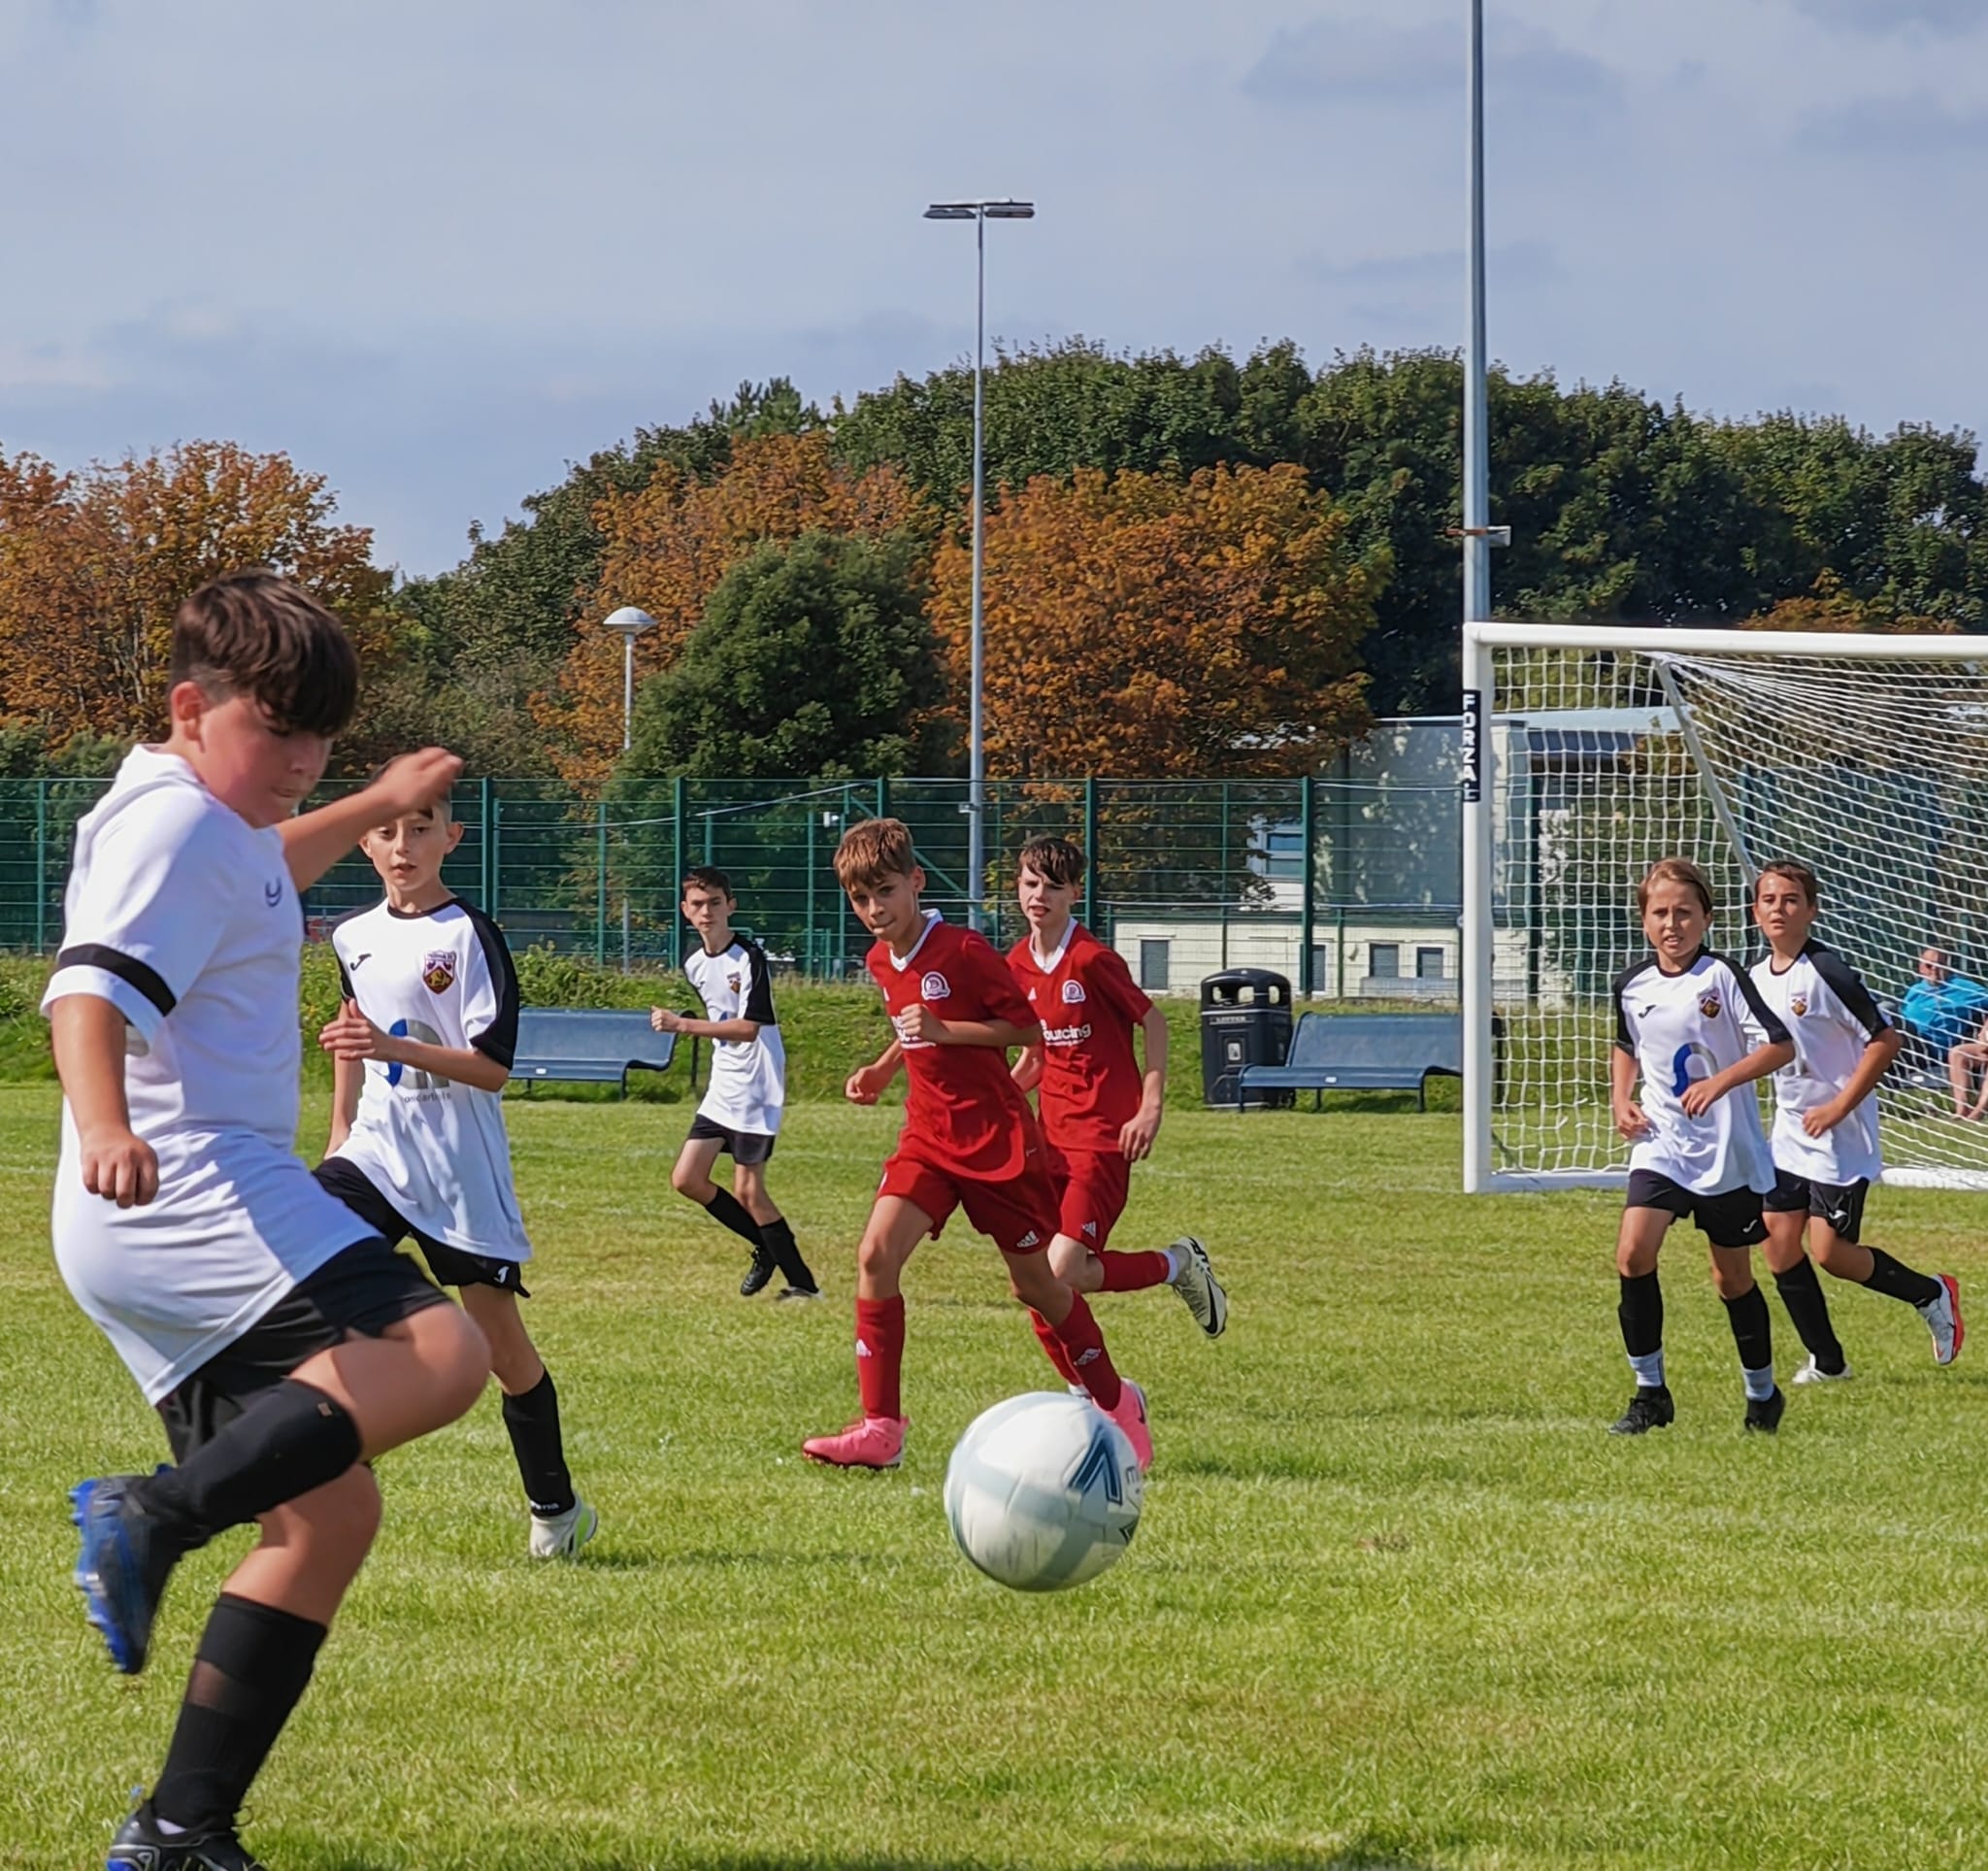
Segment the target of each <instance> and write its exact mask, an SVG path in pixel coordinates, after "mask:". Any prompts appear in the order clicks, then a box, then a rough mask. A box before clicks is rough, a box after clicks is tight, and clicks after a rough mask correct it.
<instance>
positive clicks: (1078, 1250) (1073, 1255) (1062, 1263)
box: [1049, 1234, 1091, 1284]
mask: <svg viewBox="0 0 1988 1871" xmlns="http://www.w3.org/2000/svg"><path fill="white" fill-rule="evenodd" d="M1090 1257H1091V1251H1090V1249H1088V1248H1087V1247H1085V1246H1084V1244H1083V1243H1082V1242H1081V1241H1073V1240H1072V1239H1071V1238H1070V1236H1069V1235H1067V1234H1059V1235H1058V1236H1057V1237H1056V1238H1055V1240H1053V1241H1051V1242H1050V1243H1049V1271H1050V1272H1051V1273H1053V1274H1054V1275H1055V1276H1056V1278H1057V1279H1058V1280H1061V1281H1063V1282H1065V1283H1066V1284H1068V1283H1069V1282H1070V1281H1072V1280H1075V1279H1076V1278H1077V1274H1078V1273H1079V1272H1081V1271H1082V1268H1083V1264H1084V1262H1085V1261H1086V1260H1088V1259H1089V1258H1090Z"/></svg>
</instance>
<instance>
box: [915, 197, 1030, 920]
mask: <svg viewBox="0 0 1988 1871" xmlns="http://www.w3.org/2000/svg"><path fill="white" fill-rule="evenodd" d="M1035 213H1036V205H1035V203H1034V202H1029V201H1014V200H1003V201H935V202H934V203H933V204H932V206H931V207H929V208H928V209H926V210H925V218H926V219H927V220H971V221H972V222H973V223H974V544H973V567H974V569H973V596H972V601H971V608H972V614H973V623H972V629H971V638H970V643H971V651H970V655H969V665H970V675H969V684H970V689H971V692H970V694H969V696H968V700H967V871H968V875H969V877H970V880H971V881H970V883H969V885H968V895H967V922H968V925H969V926H970V927H971V928H975V929H979V928H981V927H982V925H983V924H984V922H985V920H986V903H985V900H984V898H985V892H986V886H987V748H986V734H985V718H984V715H983V712H982V711H983V703H982V700H981V692H982V688H983V678H984V673H985V668H986V649H985V631H984V628H983V624H984V604H983V596H984V591H985V575H986V551H987V546H986V536H987V502H986V452H987V451H986V404H985V377H986V356H987V221H988V217H990V216H991V217H993V218H994V219H996V220H1032V219H1033V218H1034V217H1035Z"/></svg>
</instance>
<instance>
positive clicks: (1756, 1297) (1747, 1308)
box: [1726, 1286, 1774, 1397]
mask: <svg viewBox="0 0 1988 1871" xmlns="http://www.w3.org/2000/svg"><path fill="white" fill-rule="evenodd" d="M1726 1319H1727V1320H1728V1322H1729V1323H1730V1324H1731V1325H1732V1327H1733V1343H1734V1345H1735V1347H1736V1348H1737V1349H1738V1350H1739V1368H1740V1370H1741V1371H1743V1372H1744V1373H1745V1374H1746V1394H1747V1395H1748V1396H1749V1397H1750V1396H1752V1395H1753V1394H1754V1391H1755V1390H1756V1389H1759V1391H1760V1394H1761V1395H1762V1396H1763V1397H1764V1396H1767V1395H1769V1394H1770V1393H1771V1392H1772V1391H1773V1387H1774V1383H1773V1370H1774V1322H1773V1317H1772V1316H1771V1315H1770V1314H1769V1312H1768V1309H1767V1294H1765V1293H1764V1292H1762V1291H1761V1289H1760V1288H1759V1287H1758V1286H1752V1287H1749V1288H1748V1289H1747V1290H1746V1291H1745V1292H1743V1293H1741V1294H1740V1295H1739V1298H1738V1299H1729V1300H1727V1301H1726ZM1763 1372H1765V1373H1766V1376H1765V1377H1763V1376H1762V1375H1761V1374H1762V1373H1763Z"/></svg>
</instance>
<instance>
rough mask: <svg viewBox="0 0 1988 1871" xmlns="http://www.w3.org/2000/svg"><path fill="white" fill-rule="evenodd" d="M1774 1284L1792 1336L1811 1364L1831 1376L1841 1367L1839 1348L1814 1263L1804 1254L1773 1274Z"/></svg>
mask: <svg viewBox="0 0 1988 1871" xmlns="http://www.w3.org/2000/svg"><path fill="white" fill-rule="evenodd" d="M1774 1286H1775V1288H1776V1290H1777V1291H1778V1292H1779V1293H1780V1295H1781V1304H1782V1305H1783V1306H1785V1307H1787V1309H1788V1317H1789V1319H1791V1320H1793V1321H1794V1325H1795V1336H1796V1337H1797V1338H1799V1339H1800V1340H1801V1341H1802V1346H1803V1349H1804V1350H1805V1351H1806V1352H1807V1353H1808V1355H1809V1356H1810V1357H1812V1358H1813V1359H1814V1360H1815V1368H1816V1369H1817V1370H1818V1371H1822V1372H1825V1373H1827V1374H1828V1375H1829V1376H1830V1377H1835V1376H1836V1375H1837V1373H1838V1372H1839V1371H1840V1370H1841V1369H1842V1368H1843V1362H1844V1360H1843V1348H1842V1346H1841V1344H1840V1343H1839V1342H1838V1339H1837V1334H1836V1327H1835V1326H1834V1325H1832V1324H1831V1323H1830V1322H1829V1301H1828V1300H1827V1299H1825V1298H1824V1297H1823V1296H1822V1282H1821V1281H1820V1280H1818V1279H1817V1278H1816V1277H1815V1263H1814V1262H1813V1261H1812V1260H1810V1259H1809V1258H1808V1256H1807V1255H1806V1254H1804V1255H1803V1257H1802V1258H1801V1259H1800V1260H1799V1261H1797V1262H1796V1263H1795V1265H1794V1266H1792V1267H1790V1268H1789V1269H1788V1270H1787V1272H1785V1273H1777V1274H1775V1275H1774Z"/></svg>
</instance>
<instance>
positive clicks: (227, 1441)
mask: <svg viewBox="0 0 1988 1871" xmlns="http://www.w3.org/2000/svg"><path fill="white" fill-rule="evenodd" d="M358 1459H359V1428H358V1424H356V1423H355V1422H353V1420H351V1418H350V1417H348V1416H347V1415H346V1412H345V1408H344V1406H343V1405H341V1404H339V1403H336V1402H334V1401H333V1400H332V1399H331V1398H330V1397H328V1396H326V1395H325V1394H324V1392H323V1391H322V1390H316V1389H313V1388H312V1387H311V1386H310V1385H308V1384H299V1383H298V1382H297V1381H296V1380H295V1379H294V1378H286V1379H284V1381H283V1382H282V1383H281V1384H279V1385H278V1386H277V1387H275V1388H274V1389H273V1390H266V1391H264V1392H263V1394H262V1395H261V1397H259V1398H258V1399H257V1400H256V1401H255V1402H254V1403H252V1404H250V1405H249V1407H248V1409H247V1410H245V1411H243V1413H242V1414H241V1415H240V1416H239V1417H237V1418H236V1419H235V1420H234V1421H233V1422H230V1423H228V1424H226V1425H225V1426H224V1427H223V1428H222V1429H221V1430H219V1431H218V1432H217V1433H216V1434H215V1436H214V1437H213V1438H212V1439H210V1440H209V1441H207V1442H205V1443H203V1444H202V1445H201V1446H200V1447H199V1448H198V1449H196V1450H195V1451H194V1452H193V1453H192V1454H190V1455H188V1456H187V1457H186V1459H185V1460H184V1461H182V1463H181V1464H180V1465H179V1466H178V1467H177V1468H166V1469H161V1470H160V1471H159V1473H158V1474H156V1475H150V1476H148V1477H147V1478H146V1479H145V1480H144V1481H142V1482H140V1483H138V1484H137V1485H136V1486H135V1487H133V1488H132V1490H131V1492H132V1496H133V1498H134V1499H135V1500H136V1501H137V1503H138V1505H139V1506H140V1507H141V1508H143V1509H144V1511H145V1512H146V1513H147V1514H148V1515H149V1516H150V1517H151V1518H152V1519H153V1520H154V1521H156V1522H157V1524H158V1525H159V1527H160V1530H161V1531H163V1532H164V1533H165V1534H166V1535H168V1537H170V1538H171V1539H172V1540H174V1541H175V1542H176V1543H177V1544H178V1545H179V1547H180V1549H181V1550H182V1552H190V1551H191V1550H192V1549H193V1548H195V1547H197V1546H204V1545H206V1543H207V1542H208V1541H209V1540H211V1539H213V1538H214V1536H215V1534H216V1533H219V1532H221V1531H223V1530H224V1529H225V1528H227V1527H231V1526H240V1525H241V1524H242V1523H243V1522H244V1521H245V1520H254V1518H255V1517H256V1516H257V1515H258V1514H267V1513H268V1512H269V1510H270V1509H271V1508H273V1507H281V1506H282V1504H283V1503H284V1502H285V1501H293V1500H295V1499H296V1498H297V1496H298V1495H299V1494H308V1493H310V1491H311V1490H312V1489H313V1488H314V1487H323V1486H324V1485H325V1483H327V1482H335V1481H337V1480H338V1478H339V1477H340V1476H341V1475H343V1474H344V1473H345V1472H346V1470H347V1469H348V1468H349V1467H350V1466H351V1465H352V1464H353V1463H354V1462H355V1461H357V1460H358Z"/></svg>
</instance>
